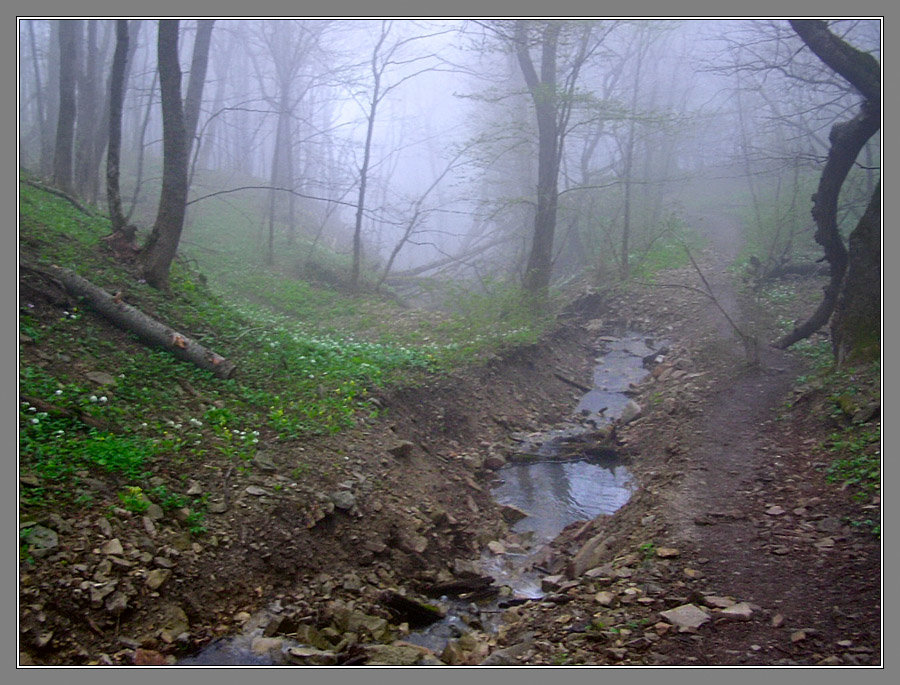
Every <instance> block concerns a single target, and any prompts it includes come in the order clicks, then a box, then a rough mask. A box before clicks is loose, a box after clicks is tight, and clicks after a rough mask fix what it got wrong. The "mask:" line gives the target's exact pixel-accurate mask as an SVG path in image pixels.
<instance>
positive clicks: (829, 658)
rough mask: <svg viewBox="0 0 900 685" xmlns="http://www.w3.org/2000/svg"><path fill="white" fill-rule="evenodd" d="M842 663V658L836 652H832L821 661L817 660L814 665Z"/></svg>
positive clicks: (838, 664)
mask: <svg viewBox="0 0 900 685" xmlns="http://www.w3.org/2000/svg"><path fill="white" fill-rule="evenodd" d="M843 663H844V661H843V659H841V657H839V656H837V655H836V654H832V655H831V656H827V657H825V658H824V659H822V660H821V661H817V662H816V665H817V666H840V665H841V664H843Z"/></svg>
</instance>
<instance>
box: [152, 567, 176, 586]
mask: <svg viewBox="0 0 900 685" xmlns="http://www.w3.org/2000/svg"><path fill="white" fill-rule="evenodd" d="M171 575H172V572H171V571H170V570H169V569H166V568H155V569H153V570H152V571H150V573H148V574H147V580H146V581H145V583H146V584H147V587H148V588H150V589H151V590H158V589H159V587H160V586H161V585H162V584H163V583H165V582H166V581H167V580H168V579H169V576H171Z"/></svg>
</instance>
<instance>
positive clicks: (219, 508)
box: [206, 501, 228, 514]
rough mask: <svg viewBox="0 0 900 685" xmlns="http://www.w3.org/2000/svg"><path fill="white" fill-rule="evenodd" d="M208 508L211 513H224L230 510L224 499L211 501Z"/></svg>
mask: <svg viewBox="0 0 900 685" xmlns="http://www.w3.org/2000/svg"><path fill="white" fill-rule="evenodd" d="M206 510H207V511H208V512H209V513H211V514H224V513H225V512H226V511H228V505H227V504H225V502H224V501H219V502H210V503H209V504H207V505H206Z"/></svg>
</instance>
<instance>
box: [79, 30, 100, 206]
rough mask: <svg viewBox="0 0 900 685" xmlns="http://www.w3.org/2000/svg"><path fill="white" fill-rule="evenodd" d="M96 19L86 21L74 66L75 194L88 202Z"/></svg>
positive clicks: (94, 124) (94, 106)
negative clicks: (81, 57) (81, 55)
mask: <svg viewBox="0 0 900 685" xmlns="http://www.w3.org/2000/svg"><path fill="white" fill-rule="evenodd" d="M96 66H97V20H96V19H89V20H87V37H86V39H85V43H84V60H80V61H79V63H78V74H77V78H76V80H77V83H78V107H77V109H78V114H77V115H76V118H77V126H76V130H75V139H76V140H75V191H76V192H77V193H78V195H80V196H81V197H82V198H84V199H85V200H87V201H88V202H91V201H92V198H91V158H92V156H93V152H94V130H95V129H96V127H97V97H98V92H97V91H98V89H97V81H96V79H95V72H96Z"/></svg>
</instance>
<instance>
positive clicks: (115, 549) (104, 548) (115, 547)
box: [100, 538, 125, 554]
mask: <svg viewBox="0 0 900 685" xmlns="http://www.w3.org/2000/svg"><path fill="white" fill-rule="evenodd" d="M100 551H101V552H102V553H103V554H122V553H123V552H124V551H125V550H124V549H122V543H121V542H119V538H113V539H112V540H109V541H108V542H105V543H103V544H102V545H101V546H100Z"/></svg>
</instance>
